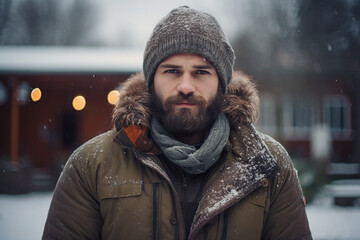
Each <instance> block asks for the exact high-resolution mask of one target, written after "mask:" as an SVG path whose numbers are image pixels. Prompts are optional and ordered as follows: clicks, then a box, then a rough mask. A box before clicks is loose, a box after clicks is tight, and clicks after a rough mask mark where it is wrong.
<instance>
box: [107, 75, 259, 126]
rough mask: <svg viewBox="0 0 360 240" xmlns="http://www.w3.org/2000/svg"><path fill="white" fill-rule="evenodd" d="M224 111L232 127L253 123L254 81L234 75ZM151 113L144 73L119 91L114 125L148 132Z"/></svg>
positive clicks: (255, 113) (255, 112) (256, 101)
mask: <svg viewBox="0 0 360 240" xmlns="http://www.w3.org/2000/svg"><path fill="white" fill-rule="evenodd" d="M222 111H223V112H224V113H225V114H226V116H227V117H228V119H229V121H230V124H231V126H232V127H236V126H239V125H241V124H242V123H245V122H247V123H253V122H254V121H255V120H256V119H257V116H258V113H259V96H258V91H257V89H256V87H255V84H254V83H253V81H252V79H251V78H250V77H249V76H247V75H245V74H243V73H242V72H239V71H237V72H234V73H233V78H232V81H231V83H230V84H229V85H228V88H227V92H226V94H225V103H224V104H223V106H222ZM150 120H151V110H150V94H149V92H148V90H147V87H146V83H145V78H144V75H143V74H142V73H137V74H135V75H132V76H131V77H130V78H129V79H128V80H127V82H126V83H125V86H124V88H123V89H122V90H121V92H120V98H119V101H118V103H117V104H116V106H115V108H114V112H113V122H114V124H115V127H116V128H117V129H118V130H119V129H121V128H126V127H128V126H130V125H136V126H138V127H140V128H146V129H148V128H149V127H150Z"/></svg>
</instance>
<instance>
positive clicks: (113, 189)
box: [98, 181, 141, 201]
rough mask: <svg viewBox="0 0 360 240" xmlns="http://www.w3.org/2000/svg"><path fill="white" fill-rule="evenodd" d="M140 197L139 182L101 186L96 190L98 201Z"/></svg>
mask: <svg viewBox="0 0 360 240" xmlns="http://www.w3.org/2000/svg"><path fill="white" fill-rule="evenodd" d="M140 195H141V182H140V181H134V182H126V183H121V184H116V183H114V184H113V185H105V186H104V185H103V186H99V188H98V196H99V200H100V201H101V200H104V199H110V198H127V197H135V196H140Z"/></svg>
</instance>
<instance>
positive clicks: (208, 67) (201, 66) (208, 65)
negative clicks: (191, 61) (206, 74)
mask: <svg viewBox="0 0 360 240" xmlns="http://www.w3.org/2000/svg"><path fill="white" fill-rule="evenodd" d="M194 68H196V69H214V67H213V66H212V65H210V64H206V65H195V66H194Z"/></svg>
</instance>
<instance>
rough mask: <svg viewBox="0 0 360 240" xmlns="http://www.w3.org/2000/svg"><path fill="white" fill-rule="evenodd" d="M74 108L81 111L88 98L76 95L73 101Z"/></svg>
mask: <svg viewBox="0 0 360 240" xmlns="http://www.w3.org/2000/svg"><path fill="white" fill-rule="evenodd" d="M72 105H73V108H74V109H75V110H76V111H81V110H83V109H84V108H85V105H86V100H85V98H84V97H83V96H81V95H79V96H76V97H74V99H73V102H72Z"/></svg>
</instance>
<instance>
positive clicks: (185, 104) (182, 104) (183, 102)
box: [176, 100, 197, 107]
mask: <svg viewBox="0 0 360 240" xmlns="http://www.w3.org/2000/svg"><path fill="white" fill-rule="evenodd" d="M176 105H177V106H180V107H192V106H195V105H197V104H196V103H191V102H189V101H187V100H183V101H181V102H178V103H176Z"/></svg>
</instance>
